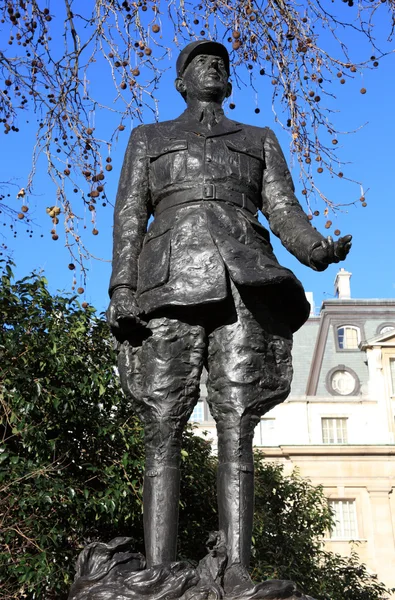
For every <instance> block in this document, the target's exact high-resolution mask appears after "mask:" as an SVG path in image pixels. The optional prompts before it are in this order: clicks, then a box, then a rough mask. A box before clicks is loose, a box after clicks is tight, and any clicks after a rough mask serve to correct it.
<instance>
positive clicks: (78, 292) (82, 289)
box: [77, 287, 85, 294]
mask: <svg viewBox="0 0 395 600" xmlns="http://www.w3.org/2000/svg"><path fill="white" fill-rule="evenodd" d="M84 291H85V290H84V288H83V287H79V288H77V294H83V293H84Z"/></svg>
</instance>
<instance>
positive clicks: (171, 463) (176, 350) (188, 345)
mask: <svg viewBox="0 0 395 600" xmlns="http://www.w3.org/2000/svg"><path fill="white" fill-rule="evenodd" d="M148 328H149V330H150V332H151V335H150V336H149V337H148V338H147V339H146V340H144V341H143V343H142V346H141V347H140V348H139V349H138V350H136V349H132V348H130V349H129V353H127V352H126V353H124V357H123V358H122V356H120V361H119V368H120V375H121V381H122V386H123V388H124V389H126V391H127V392H128V394H129V396H130V397H131V398H132V399H133V404H134V408H135V410H136V412H137V413H138V415H139V417H140V418H141V420H142V421H143V424H144V436H145V476H144V490H143V521H144V538H145V549H146V558H147V566H148V567H151V566H154V565H158V564H162V563H170V562H172V561H174V560H175V559H176V549H177V527H178V505H179V488H180V471H179V466H180V450H181V437H182V432H183V430H184V428H185V425H186V423H187V421H188V419H189V417H190V415H191V413H192V410H193V407H194V406H195V404H196V402H197V400H198V395H199V381H200V375H201V371H202V365H203V360H204V352H205V333H204V328H203V327H201V326H200V325H190V324H188V323H186V322H183V321H178V320H176V319H170V318H167V317H160V318H155V319H151V320H150V322H149V323H148ZM129 374H130V377H129Z"/></svg>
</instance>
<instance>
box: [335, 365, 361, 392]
mask: <svg viewBox="0 0 395 600" xmlns="http://www.w3.org/2000/svg"><path fill="white" fill-rule="evenodd" d="M356 384H357V382H356V379H355V377H354V376H353V374H352V373H350V371H346V370H345V369H344V370H343V369H338V370H337V371H334V373H332V377H331V386H332V389H333V390H334V391H335V392H336V393H337V394H340V395H341V396H349V395H350V394H352V393H353V392H354V390H355V388H356Z"/></svg>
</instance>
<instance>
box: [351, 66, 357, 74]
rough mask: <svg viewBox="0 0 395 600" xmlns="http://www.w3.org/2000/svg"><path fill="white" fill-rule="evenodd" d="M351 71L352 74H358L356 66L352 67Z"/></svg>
mask: <svg viewBox="0 0 395 600" xmlns="http://www.w3.org/2000/svg"><path fill="white" fill-rule="evenodd" d="M350 71H351V73H356V72H357V67H355V66H354V65H352V66H351V67H350Z"/></svg>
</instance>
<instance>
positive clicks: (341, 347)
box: [192, 269, 395, 587]
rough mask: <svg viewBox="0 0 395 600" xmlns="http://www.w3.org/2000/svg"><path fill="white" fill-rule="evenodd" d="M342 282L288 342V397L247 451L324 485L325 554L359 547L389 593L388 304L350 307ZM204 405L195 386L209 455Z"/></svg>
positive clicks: (393, 360)
mask: <svg viewBox="0 0 395 600" xmlns="http://www.w3.org/2000/svg"><path fill="white" fill-rule="evenodd" d="M350 278H351V273H348V272H347V271H345V270H344V269H341V270H340V271H339V273H338V274H337V276H336V280H335V292H336V298H335V299H332V300H326V301H325V302H324V303H323V305H322V307H321V311H320V313H319V315H318V316H315V315H314V312H312V314H311V316H310V318H309V320H308V321H307V322H306V324H305V325H304V326H303V327H302V328H301V329H300V330H299V331H298V332H297V333H296V334H295V337H294V350H293V364H294V380H293V384H292V390H291V394H290V396H289V398H288V399H287V400H286V401H285V402H284V403H283V404H281V405H279V406H277V407H276V408H274V409H273V410H272V411H270V412H269V413H267V414H266V415H264V417H263V418H262V419H261V422H260V423H259V425H258V426H257V428H256V432H255V445H256V446H257V447H259V448H260V449H261V451H262V452H263V453H264V454H265V456H266V457H267V459H268V460H270V461H279V462H282V463H283V464H284V465H285V472H286V473H287V472H291V471H292V469H294V468H295V467H296V468H298V470H299V472H300V474H301V475H302V476H305V477H308V478H309V479H310V480H311V482H312V483H313V484H315V485H318V484H321V485H322V486H323V488H324V491H325V494H326V496H327V497H328V499H329V501H330V503H331V504H332V508H333V509H334V511H335V514H336V526H335V528H334V530H333V531H332V532H330V534H328V538H327V539H326V540H325V544H326V546H327V548H328V549H330V550H332V551H334V552H338V553H340V554H348V553H349V552H350V550H351V547H352V542H357V544H356V545H355V546H354V549H355V550H356V551H357V552H358V554H359V555H360V558H361V560H362V561H363V562H364V563H365V564H366V565H367V567H368V568H369V570H370V571H371V572H372V573H376V574H377V576H378V578H379V579H380V580H381V581H383V582H384V583H385V584H386V585H387V586H389V587H395V494H394V493H393V490H394V487H395V300H382V299H369V300H361V299H353V298H351V293H350ZM309 300H310V301H311V298H309ZM205 398H206V389H205V383H204V380H203V381H202V385H201V400H200V402H199V404H198V405H197V407H196V408H195V411H194V414H193V416H192V420H194V421H196V422H198V425H199V429H200V430H201V431H204V430H205V431H207V432H208V434H209V435H210V436H211V438H212V439H213V441H214V447H215V438H216V434H215V424H214V422H213V420H212V418H211V416H210V412H209V409H208V406H207V402H206V400H205Z"/></svg>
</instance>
